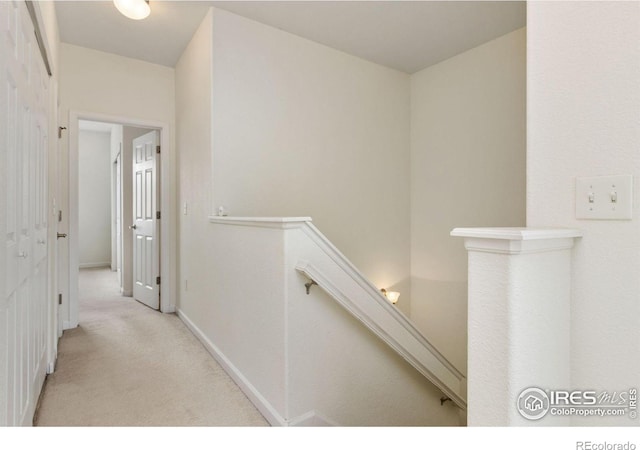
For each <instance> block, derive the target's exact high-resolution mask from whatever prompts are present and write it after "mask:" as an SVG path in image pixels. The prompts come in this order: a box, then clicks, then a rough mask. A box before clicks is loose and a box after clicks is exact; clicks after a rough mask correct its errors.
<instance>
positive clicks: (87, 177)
mask: <svg viewBox="0 0 640 450" xmlns="http://www.w3.org/2000/svg"><path fill="white" fill-rule="evenodd" d="M158 134H159V132H158V131H157V130H154V129H150V128H139V127H130V126H125V125H122V124H111V123H105V122H94V121H87V120H80V122H79V135H78V139H79V145H78V156H79V158H78V165H79V176H78V197H79V204H78V216H79V228H78V242H79V256H78V260H79V270H80V274H81V277H80V278H81V280H80V281H81V282H80V292H79V298H87V297H91V295H92V294H91V293H92V292H93V291H96V289H97V287H98V286H97V285H96V286H93V285H92V284H91V283H87V282H86V279H92V277H90V276H88V274H87V273H86V272H104V271H111V272H115V273H114V274H113V276H112V277H109V276H108V275H107V274H104V275H103V278H104V282H101V283H99V284H101V285H108V283H106V282H107V280H113V282H114V284H115V283H116V282H117V287H118V292H119V293H120V294H121V295H122V296H125V297H131V296H132V294H133V297H134V298H135V299H136V300H138V301H140V302H142V303H144V304H146V305H147V306H149V307H151V308H153V309H156V310H157V309H159V307H160V302H159V300H160V299H159V289H158V287H157V285H156V279H157V277H158V276H159V245H158V239H157V238H159V237H160V227H159V226H158V220H157V219H158V218H157V217H156V210H157V205H159V202H158V201H157V200H158V194H157V191H158V190H159V187H160V183H159V182H158V180H157V175H156V173H157V170H156V169H159V167H158V164H159V163H158V161H157V159H158V158H157V156H158V155H157V153H156V148H157V145H158V144H157V141H158ZM141 162H143V163H144V171H143V172H141V171H140V170H138V169H139V166H140V163H141ZM132 170H133V181H132ZM132 210H133V213H132ZM151 211H153V213H152V212H151ZM143 216H144V217H143ZM131 223H134V225H133V226H132V225H131ZM138 226H139V227H140V229H138ZM132 228H133V229H132ZM143 231H145V232H144V233H143ZM141 237H142V239H141ZM140 244H144V245H140ZM147 264H151V267H146V265H147ZM83 272H85V273H84V274H83ZM152 273H153V275H152ZM94 275H95V274H94ZM94 278H95V277H94ZM83 280H85V281H83ZM83 286H84V290H85V292H81V291H82V289H83Z"/></svg>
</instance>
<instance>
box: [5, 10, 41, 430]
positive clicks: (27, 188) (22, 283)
mask: <svg viewBox="0 0 640 450" xmlns="http://www.w3.org/2000/svg"><path fill="white" fill-rule="evenodd" d="M34 36H35V35H34V28H33V24H32V23H31V18H30V16H29V13H28V11H27V8H26V4H25V2H22V1H9V2H6V1H5V2H0V130H1V131H0V153H1V155H2V164H0V180H1V181H0V182H1V183H2V185H1V187H2V190H1V191H0V195H1V196H2V200H1V203H0V208H1V209H0V213H1V215H2V217H1V218H0V223H1V225H0V227H1V228H0V236H3V238H4V240H5V246H4V254H3V255H2V257H1V258H0V259H1V260H2V271H1V272H0V277H1V278H2V281H1V284H0V287H1V289H0V293H1V294H2V295H0V425H29V424H30V423H31V420H32V417H33V412H34V410H35V404H36V402H37V399H38V395H39V393H40V389H41V386H42V382H43V381H44V376H45V370H46V368H45V360H46V332H47V323H48V322H47V300H46V299H47V294H46V289H47V263H46V261H47V259H46V255H47V242H46V236H47V219H46V217H47V215H46V212H47V181H48V174H47V151H48V136H47V131H48V105H49V93H48V83H49V77H48V74H47V73H46V70H45V68H44V63H43V61H42V58H41V56H40V52H39V48H38V45H37V43H36V42H35V37H34Z"/></svg>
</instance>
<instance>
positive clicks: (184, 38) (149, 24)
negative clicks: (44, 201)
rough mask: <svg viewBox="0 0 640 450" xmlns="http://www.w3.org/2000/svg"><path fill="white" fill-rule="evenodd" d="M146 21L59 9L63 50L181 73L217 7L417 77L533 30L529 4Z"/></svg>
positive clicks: (291, 7) (167, 15)
mask: <svg viewBox="0 0 640 450" xmlns="http://www.w3.org/2000/svg"><path fill="white" fill-rule="evenodd" d="M150 5H151V15H150V16H149V17H148V18H147V19H145V20H142V21H133V20H130V19H127V18H125V17H124V16H122V15H121V14H120V13H119V12H118V11H117V10H116V9H115V7H114V5H113V3H112V2H111V1H58V2H57V3H56V12H57V15H58V21H59V25H60V38H61V40H62V42H66V43H70V44H75V45H80V46H83V47H89V48H94V49H97V50H101V51H105V52H109V53H115V54H118V55H122V56H128V57H131V58H136V59H141V60H144V61H149V62H153V63H156V64H162V65H165V66H170V67H173V66H175V64H176V62H177V61H178V59H179V57H180V55H181V54H182V51H183V50H184V48H185V47H186V46H187V44H188V43H189V40H190V39H191V36H192V35H193V33H194V32H195V30H196V29H197V27H198V25H199V24H200V22H201V21H202V19H203V17H204V16H205V14H206V12H207V9H208V8H209V7H210V6H212V5H213V6H216V7H219V8H221V9H226V10H228V11H231V12H234V13H236V14H239V15H241V16H245V17H247V18H250V19H253V20H256V21H258V22H262V23H265V24H267V25H271V26H274V27H276V28H280V29H282V30H284V31H287V32H290V33H292V34H295V35H298V36H301V37H304V38H306V39H310V40H312V41H316V42H319V43H321V44H324V45H327V46H329V47H332V48H335V49H337V50H341V51H344V52H346V53H349V54H352V55H355V56H358V57H361V58H364V59H367V60H369V61H373V62H375V63H378V64H381V65H384V66H387V67H392V68H395V69H397V70H401V71H403V72H407V73H414V72H416V71H418V70H421V69H423V68H425V67H428V66H430V65H432V64H435V63H437V62H440V61H443V60H445V59H447V58H450V57H452V56H454V55H456V54H458V53H461V52H463V51H465V50H469V49H471V48H473V47H476V46H478V45H480V44H482V43H484V42H487V41H490V40H492V39H494V38H496V37H499V36H502V35H504V34H506V33H509V32H510V31H513V30H516V29H518V28H521V27H523V26H525V23H526V18H525V15H526V4H525V2H510V1H495V2H493V1H158V0H151V3H150Z"/></svg>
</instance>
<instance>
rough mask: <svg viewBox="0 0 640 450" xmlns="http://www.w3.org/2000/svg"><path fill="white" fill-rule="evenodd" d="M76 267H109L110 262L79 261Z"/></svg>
mask: <svg viewBox="0 0 640 450" xmlns="http://www.w3.org/2000/svg"><path fill="white" fill-rule="evenodd" d="M78 267H79V268H80V269H97V268H102V267H105V268H106V267H109V268H111V263H110V262H96V263H80V264H78Z"/></svg>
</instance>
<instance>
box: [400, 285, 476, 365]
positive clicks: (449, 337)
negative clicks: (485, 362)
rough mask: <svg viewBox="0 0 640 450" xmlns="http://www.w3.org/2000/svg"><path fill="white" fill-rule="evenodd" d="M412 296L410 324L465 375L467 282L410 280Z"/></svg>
mask: <svg viewBox="0 0 640 450" xmlns="http://www.w3.org/2000/svg"><path fill="white" fill-rule="evenodd" d="M411 294H412V295H411V297H412V299H411V305H410V306H411V315H410V318H411V321H412V322H413V323H414V324H415V325H416V327H417V328H418V329H419V330H420V331H421V332H422V334H423V335H424V336H425V337H426V338H427V339H429V341H430V342H431V343H432V344H433V345H434V346H435V347H436V348H437V349H438V350H439V351H440V352H441V353H442V354H443V355H444V356H445V357H446V358H447V359H448V360H449V361H450V362H451V363H452V364H453V365H454V366H455V367H456V368H457V369H458V370H459V371H460V372H462V373H463V374H464V375H465V376H466V374H467V282H466V281H437V280H425V279H423V278H417V277H413V278H411ZM403 312H404V311H403Z"/></svg>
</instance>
